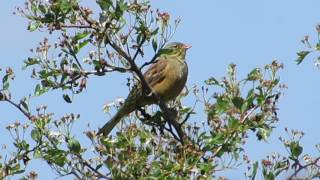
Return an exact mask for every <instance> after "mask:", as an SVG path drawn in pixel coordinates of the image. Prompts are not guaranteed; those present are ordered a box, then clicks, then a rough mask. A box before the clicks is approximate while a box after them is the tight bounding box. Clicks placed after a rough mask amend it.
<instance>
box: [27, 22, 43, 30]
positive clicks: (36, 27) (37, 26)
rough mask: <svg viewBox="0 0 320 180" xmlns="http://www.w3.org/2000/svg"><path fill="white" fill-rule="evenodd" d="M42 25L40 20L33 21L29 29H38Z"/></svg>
mask: <svg viewBox="0 0 320 180" xmlns="http://www.w3.org/2000/svg"><path fill="white" fill-rule="evenodd" d="M40 25H41V22H39V21H32V22H30V24H29V26H28V30H29V31H31V32H33V31H35V30H37V29H38V28H39V27H40Z"/></svg>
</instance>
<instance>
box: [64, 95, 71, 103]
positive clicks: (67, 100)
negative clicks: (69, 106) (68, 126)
mask: <svg viewBox="0 0 320 180" xmlns="http://www.w3.org/2000/svg"><path fill="white" fill-rule="evenodd" d="M62 97H63V99H64V100H65V101H66V102H67V103H72V101H71V98H70V97H69V95H68V94H64V95H63V96H62Z"/></svg>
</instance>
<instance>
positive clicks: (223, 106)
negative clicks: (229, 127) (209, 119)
mask: <svg viewBox="0 0 320 180" xmlns="http://www.w3.org/2000/svg"><path fill="white" fill-rule="evenodd" d="M227 109H229V101H228V100H226V99H224V98H223V97H218V98H217V104H216V111H217V113H218V114H221V113H224V112H226V110H227Z"/></svg>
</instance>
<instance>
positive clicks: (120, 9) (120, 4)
mask: <svg viewBox="0 0 320 180" xmlns="http://www.w3.org/2000/svg"><path fill="white" fill-rule="evenodd" d="M116 2H117V5H116V11H115V15H116V19H120V18H121V17H122V16H123V13H124V11H126V10H127V3H126V2H124V0H118V1H116Z"/></svg>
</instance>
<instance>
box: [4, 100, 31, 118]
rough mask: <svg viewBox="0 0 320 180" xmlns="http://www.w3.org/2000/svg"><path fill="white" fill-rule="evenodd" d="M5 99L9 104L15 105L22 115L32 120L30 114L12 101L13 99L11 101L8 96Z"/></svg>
mask: <svg viewBox="0 0 320 180" xmlns="http://www.w3.org/2000/svg"><path fill="white" fill-rule="evenodd" d="M5 101H7V102H8V103H10V104H11V105H13V106H14V107H16V108H17V109H18V110H19V111H20V112H22V114H23V115H24V116H26V117H27V118H28V119H29V120H32V119H33V118H32V115H31V114H30V113H29V112H27V111H26V110H24V109H22V108H21V106H20V105H19V104H16V103H14V102H13V101H11V100H10V99H8V98H5Z"/></svg>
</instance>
